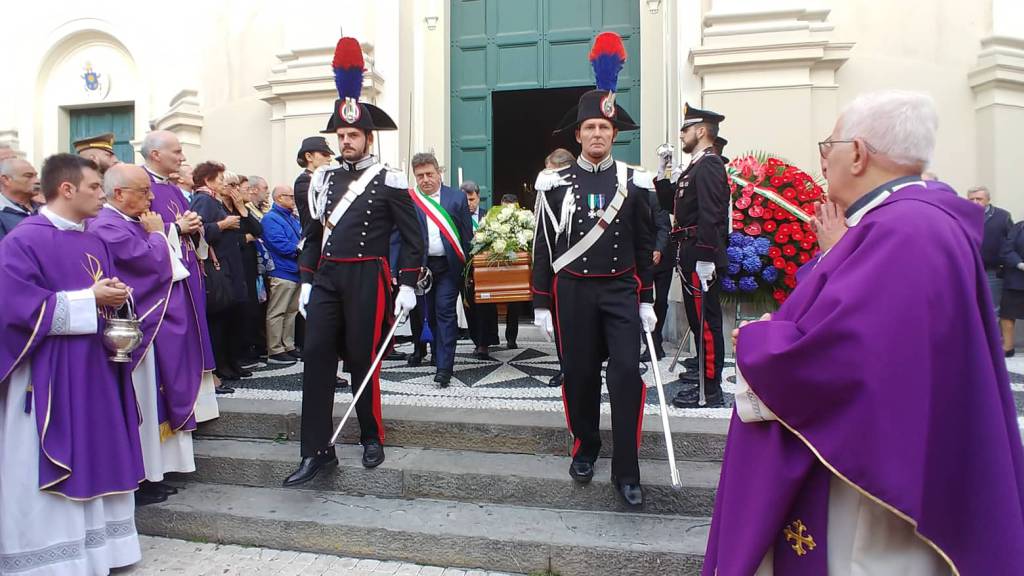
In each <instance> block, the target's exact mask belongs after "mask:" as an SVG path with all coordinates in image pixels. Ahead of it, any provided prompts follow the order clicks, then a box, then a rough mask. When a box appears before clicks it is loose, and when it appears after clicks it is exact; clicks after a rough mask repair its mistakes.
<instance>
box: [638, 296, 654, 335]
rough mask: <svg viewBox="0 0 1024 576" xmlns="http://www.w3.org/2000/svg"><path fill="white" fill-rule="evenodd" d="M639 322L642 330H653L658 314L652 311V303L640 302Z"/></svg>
mask: <svg viewBox="0 0 1024 576" xmlns="http://www.w3.org/2000/svg"><path fill="white" fill-rule="evenodd" d="M640 324H641V325H642V326H643V327H644V332H648V333H650V332H654V328H655V327H657V325H658V315H657V314H655V313H654V304H650V303H647V302H643V303H641V304H640Z"/></svg>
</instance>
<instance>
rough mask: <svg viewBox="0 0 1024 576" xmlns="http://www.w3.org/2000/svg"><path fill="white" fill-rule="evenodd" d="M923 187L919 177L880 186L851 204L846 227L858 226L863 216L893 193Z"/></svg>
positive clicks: (892, 181) (902, 179)
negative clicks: (913, 187) (907, 188)
mask: <svg viewBox="0 0 1024 576" xmlns="http://www.w3.org/2000/svg"><path fill="white" fill-rule="evenodd" d="M923 185H924V181H923V180H921V178H920V177H906V178H898V179H896V180H890V181H889V182H886V183H885V184H882V185H881V186H879V187H878V188H875V189H874V190H872V191H871V192H868V193H867V194H865V195H864V196H863V197H861V198H860V199H858V200H857V201H856V202H854V203H853V205H852V206H851V208H853V211H852V212H851V213H850V214H849V215H848V216H847V217H846V225H847V226H849V227H851V228H852V227H854V226H856V225H858V224H860V221H861V220H863V219H864V216H867V214H868V212H871V211H872V210H874V209H875V208H877V207H878V206H879V205H881V204H882V202H885V200H886V199H887V198H888V197H889V196H892V194H893V192H896V191H898V190H902V189H904V188H906V187H908V186H923Z"/></svg>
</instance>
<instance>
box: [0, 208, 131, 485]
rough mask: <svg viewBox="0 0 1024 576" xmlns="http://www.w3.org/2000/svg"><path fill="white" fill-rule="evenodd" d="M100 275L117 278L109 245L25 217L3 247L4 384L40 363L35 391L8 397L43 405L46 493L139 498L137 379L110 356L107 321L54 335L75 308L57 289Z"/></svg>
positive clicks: (39, 421) (0, 372)
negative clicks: (83, 331) (67, 306)
mask: <svg viewBox="0 0 1024 576" xmlns="http://www.w3.org/2000/svg"><path fill="white" fill-rule="evenodd" d="M99 273H102V274H103V276H104V277H113V276H116V275H117V271H116V270H115V268H114V266H113V263H112V261H111V259H110V256H109V254H108V253H107V249H106V247H105V246H104V245H103V242H102V241H101V240H100V239H99V238H97V237H95V236H93V235H91V234H86V233H84V232H77V231H63V230H58V229H57V228H56V227H54V226H53V224H51V223H50V221H49V220H47V219H46V217H45V216H40V215H36V216H30V217H28V218H26V219H25V220H23V221H22V222H21V224H19V225H18V227H17V228H16V229H15V230H14V231H12V232H11V233H10V234H8V235H7V236H6V237H5V238H4V241H3V242H2V243H0V294H3V297H4V306H3V307H2V308H0V334H2V335H0V342H2V345H0V386H9V385H10V380H9V377H10V375H11V373H12V372H14V370H15V368H17V367H18V365H20V364H21V363H22V362H30V363H31V364H30V366H31V386H32V390H31V394H29V391H20V390H11V391H10V392H9V393H10V394H25V395H26V399H28V398H29V397H30V398H31V399H32V401H33V402H34V404H33V406H34V408H35V417H36V425H37V428H38V431H39V445H40V453H39V488H40V489H42V490H46V491H49V492H56V493H58V494H63V495H65V496H67V497H69V498H75V499H89V498H95V497H97V496H103V495H106V494H111V493H117V492H130V491H133V490H135V489H136V488H137V487H138V484H139V482H140V481H142V480H143V479H145V472H144V471H143V466H142V451H141V448H140V447H139V415H138V414H139V413H138V406H137V405H136V403H135V392H134V390H133V389H132V381H131V375H130V374H129V370H128V366H125V365H118V364H115V363H113V362H111V361H110V360H109V359H108V358H109V356H110V355H111V353H110V352H109V351H108V350H107V349H106V348H105V347H104V346H103V341H102V336H101V334H102V333H103V328H104V322H103V319H102V318H100V319H99V325H98V333H97V334H87V335H80V336H56V335H55V336H49V335H48V334H49V332H50V327H51V326H52V325H53V322H55V321H56V322H66V321H67V310H62V311H55V307H56V306H57V303H58V299H57V292H63V291H74V290H82V289H87V288H89V287H91V286H92V285H93V284H94V282H95V280H94V277H95V276H96V275H98V274H99ZM55 312H56V313H55ZM26 401H27V400H26Z"/></svg>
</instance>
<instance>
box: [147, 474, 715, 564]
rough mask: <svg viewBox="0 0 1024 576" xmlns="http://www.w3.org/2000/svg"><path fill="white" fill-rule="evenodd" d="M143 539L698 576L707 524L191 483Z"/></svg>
mask: <svg viewBox="0 0 1024 576" xmlns="http://www.w3.org/2000/svg"><path fill="white" fill-rule="evenodd" d="M136 524H137V526H138V528H139V531H140V532H141V533H143V534H149V535H153V536H165V537H171V538H181V539H186V540H193V541H200V542H218V543H224V544H237V545H241V546H261V547H273V548H277V549H288V550H298V551H307V552H317V553H327V554H339V555H344V556H354V557H367V558H379V559H388V560H396V561H405V562H414V563H420V564H432V565H443V566H459V567H465V568H479V569H484V570H497V571H504V572H522V573H528V572H533V571H543V570H547V569H550V570H552V571H553V572H555V573H557V574H560V575H562V576H584V575H586V576H604V575H607V576H634V575H635V576H640V575H644V576H649V575H651V574H671V575H695V574H698V573H699V571H700V566H701V561H702V557H703V553H704V547H705V544H706V541H707V533H708V527H709V524H710V522H709V521H708V520H707V519H706V518H686V517H677V516H655V515H642V514H622V513H616V512H586V511H564V510H551V509H543V508H527V507H517V506H506V505H500V504H472V503H465V502H451V501H439V500H426V499H419V500H403V499H391V498H377V497H373V496H346V495H341V494H336V493H330V492H317V491H312V490H290V489H282V488H253V487H241V486H229V485H220V484H203V483H195V484H187V485H186V486H184V487H183V488H182V489H181V491H180V492H179V493H178V494H177V495H175V496H172V497H171V498H170V499H169V500H167V501H166V502H164V503H161V504H153V505H150V506H144V507H141V508H139V509H138V510H137V511H136Z"/></svg>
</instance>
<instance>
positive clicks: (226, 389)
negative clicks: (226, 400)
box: [213, 384, 235, 394]
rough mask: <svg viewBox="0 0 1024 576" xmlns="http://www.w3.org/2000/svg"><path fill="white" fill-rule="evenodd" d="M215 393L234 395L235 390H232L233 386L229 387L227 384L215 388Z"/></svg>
mask: <svg viewBox="0 0 1024 576" xmlns="http://www.w3.org/2000/svg"><path fill="white" fill-rule="evenodd" d="M213 392H214V393H215V394H234V393H235V389H234V388H232V387H231V386H228V385H227V384H221V385H220V386H217V387H215V388H214V389H213Z"/></svg>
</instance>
